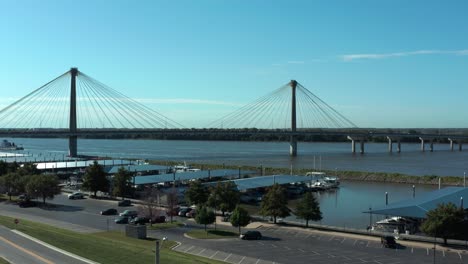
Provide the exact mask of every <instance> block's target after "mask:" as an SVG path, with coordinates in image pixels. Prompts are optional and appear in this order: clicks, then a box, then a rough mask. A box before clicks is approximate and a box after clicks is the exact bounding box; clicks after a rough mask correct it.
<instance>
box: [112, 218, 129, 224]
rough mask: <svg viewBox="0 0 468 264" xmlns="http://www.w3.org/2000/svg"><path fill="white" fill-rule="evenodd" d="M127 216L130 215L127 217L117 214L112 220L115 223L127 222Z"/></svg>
mask: <svg viewBox="0 0 468 264" xmlns="http://www.w3.org/2000/svg"><path fill="white" fill-rule="evenodd" d="M129 218H130V217H128V216H119V217H117V218H116V219H115V220H114V222H115V223H116V224H128V220H129Z"/></svg>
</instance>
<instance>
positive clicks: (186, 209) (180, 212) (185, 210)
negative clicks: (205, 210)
mask: <svg viewBox="0 0 468 264" xmlns="http://www.w3.org/2000/svg"><path fill="white" fill-rule="evenodd" d="M190 211H192V208H190V207H186V208H182V209H180V211H179V216H186V215H187V213H188V212H190Z"/></svg>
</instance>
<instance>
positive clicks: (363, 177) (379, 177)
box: [150, 160, 463, 186]
mask: <svg viewBox="0 0 468 264" xmlns="http://www.w3.org/2000/svg"><path fill="white" fill-rule="evenodd" d="M150 163H151V164H159V165H167V166H172V165H177V164H180V162H170V161H157V160H154V161H150ZM191 165H192V166H194V167H197V168H202V169H222V168H226V169H239V168H240V169H241V170H254V171H258V172H259V173H260V171H261V168H260V167H253V166H233V165H225V166H224V165H217V164H196V163H191ZM263 170H264V173H265V175H273V174H290V173H291V170H290V169H289V168H271V167H263ZM309 171H313V169H293V174H295V175H305V174H306V173H307V172H309ZM322 171H323V172H326V173H329V174H330V175H335V174H337V176H338V177H340V179H341V180H348V181H366V182H393V183H406V184H430V185H437V184H439V176H437V175H424V176H414V175H406V174H402V173H385V172H362V171H337V172H335V171H331V170H322ZM440 177H441V178H442V180H441V181H442V184H443V185H452V186H463V177H455V176H440Z"/></svg>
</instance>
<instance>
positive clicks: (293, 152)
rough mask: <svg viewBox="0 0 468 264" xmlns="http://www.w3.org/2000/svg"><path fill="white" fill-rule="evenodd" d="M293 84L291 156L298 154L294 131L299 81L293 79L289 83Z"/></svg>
mask: <svg viewBox="0 0 468 264" xmlns="http://www.w3.org/2000/svg"><path fill="white" fill-rule="evenodd" d="M289 85H290V86H291V132H292V134H291V142H290V143H289V145H290V146H289V155H290V156H291V157H296V156H297V138H296V135H294V133H296V87H297V82H296V81H295V80H291V82H290V83H289Z"/></svg>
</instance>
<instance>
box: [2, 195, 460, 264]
mask: <svg viewBox="0 0 468 264" xmlns="http://www.w3.org/2000/svg"><path fill="white" fill-rule="evenodd" d="M48 203H50V204H51V206H49V207H47V208H34V207H33V208H19V207H18V206H17V205H13V204H6V203H0V210H1V214H5V215H17V216H23V218H27V219H31V220H34V221H40V222H44V223H47V224H52V225H55V226H59V227H62V228H68V229H72V230H75V231H78V232H96V231H103V230H116V229H118V230H123V228H124V225H117V224H114V222H113V219H114V218H115V216H101V215H100V214H99V212H100V211H101V210H104V209H108V208H116V209H118V210H119V212H121V211H123V210H125V209H134V210H135V209H136V207H134V206H132V207H118V206H117V202H116V201H105V200H95V199H81V200H68V198H67V197H66V196H65V195H59V196H57V197H56V198H55V199H54V200H52V201H48ZM183 220H185V218H183ZM186 223H188V225H187V226H186V227H184V228H177V229H167V230H162V231H148V234H149V235H150V236H155V237H159V238H161V237H167V238H168V239H169V240H175V241H178V242H181V245H180V246H179V247H177V248H176V250H178V251H181V252H185V253H190V254H194V255H200V256H204V257H207V258H212V259H218V260H222V261H226V262H229V263H238V264H248V263H256V264H262V263H263V264H265V263H270V264H272V263H293V264H294V263H332V264H333V263H348V264H353V263H377V264H397V263H401V264H403V263H416V264H419V263H421V264H423V263H433V260H434V254H433V253H434V250H433V248H432V245H430V244H425V246H423V247H413V246H404V245H403V244H406V243H403V242H401V245H400V246H399V247H397V248H396V249H389V248H383V247H382V245H381V244H380V241H375V238H374V239H371V238H370V239H366V238H365V237H359V238H353V237H349V236H346V235H340V234H335V233H330V234H326V233H325V234H324V233H318V232H313V231H307V230H303V231H298V230H292V229H285V228H282V227H260V228H258V229H257V230H259V231H261V232H262V234H263V239H261V240H258V241H256V240H252V241H244V240H240V239H238V238H230V239H222V240H198V239H191V238H187V237H185V236H184V233H185V232H187V231H188V230H190V229H191V228H201V227H200V226H198V225H195V224H193V222H191V221H188V222H186ZM223 228H225V227H223ZM0 242H1V241H0ZM4 246H7V245H4ZM465 250H466V249H465ZM435 253H436V254H435V263H444V264H445V263H447V264H453V263H465V264H468V254H465V253H457V252H454V251H450V250H447V249H443V248H440V247H437V249H436V251H435ZM84 257H86V256H84ZM17 263H29V262H17ZM58 263H60V262H58Z"/></svg>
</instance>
